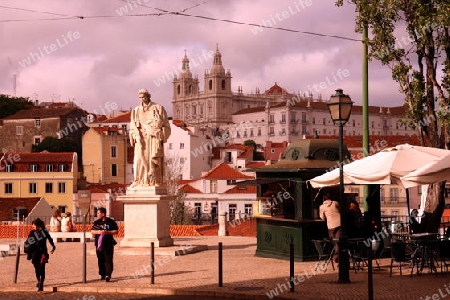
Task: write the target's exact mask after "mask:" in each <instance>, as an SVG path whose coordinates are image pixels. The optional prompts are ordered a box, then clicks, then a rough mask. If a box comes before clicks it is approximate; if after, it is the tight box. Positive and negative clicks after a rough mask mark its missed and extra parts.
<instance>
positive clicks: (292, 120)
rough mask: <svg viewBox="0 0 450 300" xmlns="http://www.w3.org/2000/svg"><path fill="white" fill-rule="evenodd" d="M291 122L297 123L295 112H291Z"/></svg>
mask: <svg viewBox="0 0 450 300" xmlns="http://www.w3.org/2000/svg"><path fill="white" fill-rule="evenodd" d="M291 123H295V114H291Z"/></svg>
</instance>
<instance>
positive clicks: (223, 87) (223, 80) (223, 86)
mask: <svg viewBox="0 0 450 300" xmlns="http://www.w3.org/2000/svg"><path fill="white" fill-rule="evenodd" d="M225 86H226V83H225V79H222V90H225Z"/></svg>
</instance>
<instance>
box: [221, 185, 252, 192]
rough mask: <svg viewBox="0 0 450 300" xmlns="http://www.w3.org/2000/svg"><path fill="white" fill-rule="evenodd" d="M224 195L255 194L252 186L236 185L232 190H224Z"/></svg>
mask: <svg viewBox="0 0 450 300" xmlns="http://www.w3.org/2000/svg"><path fill="white" fill-rule="evenodd" d="M224 194H256V186H254V185H237V186H235V187H234V188H231V189H229V190H226V191H225V192H224Z"/></svg>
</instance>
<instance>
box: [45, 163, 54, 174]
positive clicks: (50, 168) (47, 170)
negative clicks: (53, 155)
mask: <svg viewBox="0 0 450 300" xmlns="http://www.w3.org/2000/svg"><path fill="white" fill-rule="evenodd" d="M45 172H53V165H51V164H46V165H45Z"/></svg>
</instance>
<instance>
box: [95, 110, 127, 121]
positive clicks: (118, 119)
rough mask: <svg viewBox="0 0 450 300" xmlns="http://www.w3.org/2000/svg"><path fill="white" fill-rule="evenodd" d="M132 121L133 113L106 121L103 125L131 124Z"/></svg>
mask: <svg viewBox="0 0 450 300" xmlns="http://www.w3.org/2000/svg"><path fill="white" fill-rule="evenodd" d="M130 121H131V112H127V113H125V114H123V115H120V116H117V117H114V118H110V119H106V120H104V121H103V122H102V123H130Z"/></svg>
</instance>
